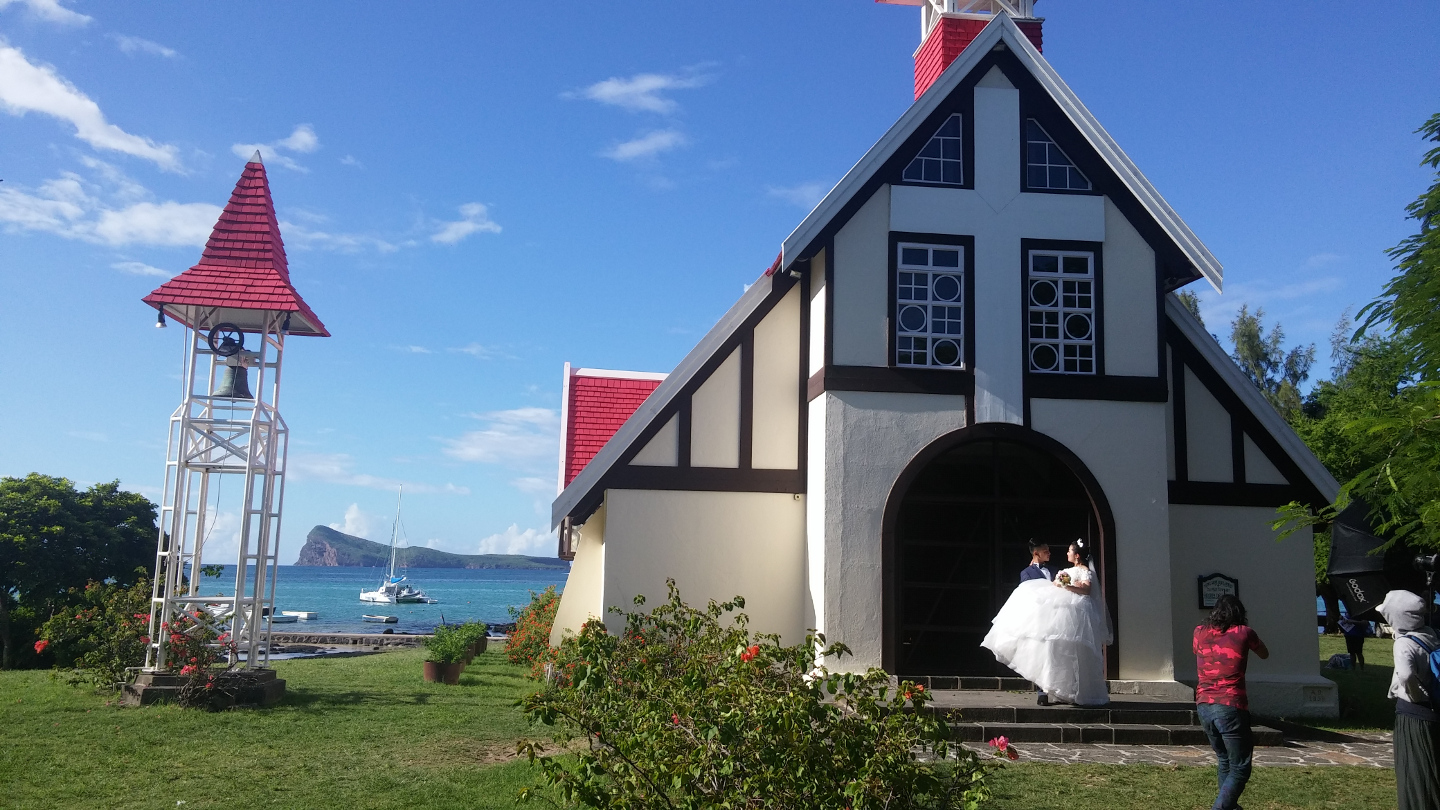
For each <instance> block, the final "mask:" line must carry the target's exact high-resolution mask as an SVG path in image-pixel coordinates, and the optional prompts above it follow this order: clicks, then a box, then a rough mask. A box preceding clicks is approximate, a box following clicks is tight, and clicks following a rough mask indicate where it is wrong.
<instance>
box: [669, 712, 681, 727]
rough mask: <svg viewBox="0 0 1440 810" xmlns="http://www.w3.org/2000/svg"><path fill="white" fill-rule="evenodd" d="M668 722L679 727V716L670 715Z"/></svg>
mask: <svg viewBox="0 0 1440 810" xmlns="http://www.w3.org/2000/svg"><path fill="white" fill-rule="evenodd" d="M670 722H672V723H674V724H675V725H677V726H678V725H680V715H678V714H672V715H670Z"/></svg>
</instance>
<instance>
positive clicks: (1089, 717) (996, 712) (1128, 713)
mask: <svg viewBox="0 0 1440 810" xmlns="http://www.w3.org/2000/svg"><path fill="white" fill-rule="evenodd" d="M935 711H936V712H938V713H939V714H940V715H941V716H943V717H944V718H945V719H946V720H949V721H952V722H962V723H1011V724H1022V725H1025V724H1031V723H1070V724H1101V725H1155V726H1193V725H1198V724H1199V722H1200V720H1199V718H1198V717H1196V715H1195V706H1194V704H1185V703H1178V704H1164V703H1158V704H1149V705H1146V704H1138V705H1137V704H1134V703H1131V704H1120V705H1111V706H1101V707H1097V708H1088V707H1084V706H956V707H937V708H936V709H935Z"/></svg>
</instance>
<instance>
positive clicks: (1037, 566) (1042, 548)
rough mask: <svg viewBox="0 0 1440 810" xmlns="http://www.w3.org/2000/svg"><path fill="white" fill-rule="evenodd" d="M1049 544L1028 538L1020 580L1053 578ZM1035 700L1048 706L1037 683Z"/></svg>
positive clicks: (1043, 692)
mask: <svg viewBox="0 0 1440 810" xmlns="http://www.w3.org/2000/svg"><path fill="white" fill-rule="evenodd" d="M1049 562H1050V544H1049V543H1041V542H1040V541H1038V540H1036V539H1035V538H1033V537H1032V538H1030V564H1029V565H1027V566H1025V568H1024V569H1023V570H1022V571H1021V572H1020V581H1021V582H1029V581H1030V580H1032V579H1043V580H1045V581H1046V582H1053V581H1054V580H1055V572H1054V571H1051V570H1050V566H1049V564H1048V563H1049ZM1035 702H1036V703H1038V704H1040V705H1041V706H1049V705H1050V698H1049V697H1048V696H1046V694H1045V689H1044V688H1043V687H1041V686H1040V685H1039V684H1036V685H1035Z"/></svg>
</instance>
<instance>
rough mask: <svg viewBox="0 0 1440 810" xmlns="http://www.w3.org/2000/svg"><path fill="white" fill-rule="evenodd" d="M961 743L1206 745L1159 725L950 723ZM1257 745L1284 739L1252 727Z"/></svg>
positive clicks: (1180, 729) (1182, 728) (1185, 730)
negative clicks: (1001, 740) (999, 739)
mask: <svg viewBox="0 0 1440 810" xmlns="http://www.w3.org/2000/svg"><path fill="white" fill-rule="evenodd" d="M950 729H951V731H952V733H954V734H955V737H956V739H958V740H960V741H962V742H981V743H983V742H988V741H989V740H993V739H995V738H996V737H1007V738H1009V740H1010V741H1011V742H1012V743H1109V744H1114V745H1209V744H1210V740H1209V738H1207V737H1206V736H1205V730H1204V729H1202V728H1201V727H1200V726H1197V725H1162V724H1158V723H973V722H959V723H951V724H950ZM1251 732H1252V734H1253V735H1254V738H1255V744H1256V745H1263V746H1276V745H1284V744H1285V739H1284V736H1283V735H1282V734H1281V733H1280V732H1279V731H1276V730H1275V729H1273V728H1269V727H1268V726H1252V727H1251Z"/></svg>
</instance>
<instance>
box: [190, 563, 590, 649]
mask: <svg viewBox="0 0 1440 810" xmlns="http://www.w3.org/2000/svg"><path fill="white" fill-rule="evenodd" d="M385 570H386V569H383V568H379V567H375V568H354V567H337V566H317V565H282V566H280V568H279V570H278V571H277V572H276V580H275V611H276V613H277V614H278V613H280V612H281V611H286V610H308V611H314V612H316V613H318V614H319V616H318V617H317V618H315V619H313V620H311V621H300V622H295V623H294V624H277V625H274V631H275V632H285V633H304V632H311V633H360V632H365V633H379V632H382V631H383V630H385V629H387V628H388V629H391V630H394V631H395V632H397V633H428V632H430V631H432V630H434V629H435V626H436V625H438V624H440V623H441V622H442V621H443V622H446V623H450V624H454V623H457V622H466V621H479V622H486V623H487V624H504V623H508V622H510V621H512V620H511V618H510V608H512V607H514V608H521V607H524V606H525V605H527V604H529V602H530V594H531V593H532V592H539V591H543V590H545V588H547V587H549V586H551V585H554V586H555V589H556V590H564V587H565V578H566V576H567V575H568V574H569V572H568V571H563V570H554V571H546V570H534V569H518V568H514V569H512V568H411V569H408V570H405V571H401V572H399V573H401V574H403V575H404V576H406V577H407V582H408V583H409V584H411V585H414V586H415V587H417V588H419V589H420V590H422V591H424V592H425V594H426V595H427V596H429V597H431V598H432V599H438V600H439V602H438V603H436V604H433V605H420V604H402V605H386V604H376V603H373V602H361V601H360V591H361V590H367V591H370V590H374V589H375V588H376V587H377V586H378V585H379V584H380V583H381V582H382V581H384V578H385ZM234 590H235V566H234V565H227V566H225V570H224V573H222V574H221V575H220V577H218V578H216V577H205V576H202V577H201V578H200V593H201V594H202V595H207V596H208V595H215V596H230V595H232V594H233V593H234ZM367 613H368V614H381V615H386V616H395V617H396V618H397V619H398V621H397V622H396V623H395V624H373V623H369V622H365V621H362V620H361V618H360V617H361V616H362V615H364V614H367Z"/></svg>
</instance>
